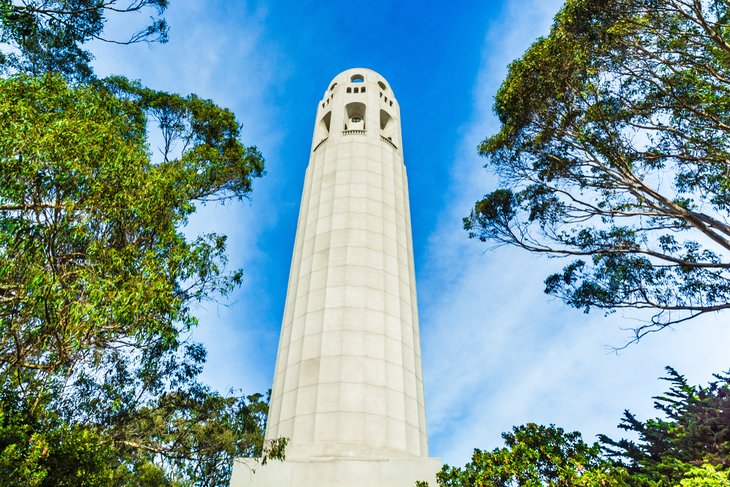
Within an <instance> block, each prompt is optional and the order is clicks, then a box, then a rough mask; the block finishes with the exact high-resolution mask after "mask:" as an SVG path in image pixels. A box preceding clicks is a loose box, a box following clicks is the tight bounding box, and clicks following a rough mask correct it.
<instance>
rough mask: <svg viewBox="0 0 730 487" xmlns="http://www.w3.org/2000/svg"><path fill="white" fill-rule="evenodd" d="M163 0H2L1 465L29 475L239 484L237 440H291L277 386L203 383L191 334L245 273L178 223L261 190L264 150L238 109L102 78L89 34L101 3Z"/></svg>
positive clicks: (143, 35) (155, 29) (113, 6)
mask: <svg viewBox="0 0 730 487" xmlns="http://www.w3.org/2000/svg"><path fill="white" fill-rule="evenodd" d="M166 3H167V2H166V1H164V0H139V1H137V0H135V1H129V2H123V1H119V0H106V1H96V0H74V1H42V2H41V1H31V0H28V1H23V2H9V1H2V0H0V15H2V17H0V22H1V24H0V27H1V28H2V31H1V32H2V41H3V42H4V43H5V44H4V45H3V47H4V48H7V47H8V45H9V46H10V48H9V49H7V50H6V51H4V54H3V57H2V59H0V61H2V64H3V67H4V68H5V76H4V78H2V79H0V180H2V181H3V183H2V184H0V476H2V478H12V479H14V480H17V482H18V483H20V484H27V485H54V486H55V485H98V484H114V485H227V483H228V477H229V476H230V469H231V464H232V460H233V457H235V456H261V455H263V456H264V457H265V458H267V457H273V458H280V457H281V455H282V448H283V446H284V445H285V440H280V441H276V442H273V444H271V445H267V446H266V447H264V445H263V427H264V424H265V418H266V410H267V407H268V405H267V400H265V399H264V398H263V396H261V395H250V396H242V395H229V396H222V395H220V394H219V393H217V392H214V391H212V390H210V388H208V387H206V386H204V385H203V384H201V383H200V382H199V381H198V376H199V374H200V372H201V370H202V364H203V363H204V362H205V350H204V349H203V348H202V347H201V346H200V345H198V344H195V343H189V342H188V341H187V340H186V338H185V336H186V334H187V332H188V331H189V330H190V329H191V328H192V327H193V326H195V325H196V324H197V320H196V319H195V317H194V315H193V313H192V311H191V309H192V307H193V306H194V304H195V303H197V302H200V301H202V300H208V299H218V298H221V297H225V296H226V295H227V294H228V293H229V292H230V291H231V290H232V289H234V288H235V286H237V285H238V284H239V283H240V282H241V279H242V274H241V272H240V271H238V270H233V271H231V270H228V269H227V268H226V254H225V242H226V239H225V237H224V236H222V235H216V234H207V235H200V236H198V237H197V238H195V237H194V238H187V237H186V236H185V235H184V234H183V232H182V227H183V226H184V225H185V224H186V222H187V219H188V217H189V216H190V215H191V214H193V213H194V211H195V207H196V205H197V204H201V203H206V202H225V201H228V200H231V199H242V198H247V197H249V195H250V193H251V189H252V181H253V179H255V178H257V177H259V176H261V175H262V174H263V171H264V169H263V167H264V161H263V157H262V156H261V154H260V153H259V151H258V150H257V149H256V148H255V147H247V146H245V145H243V143H242V142H241V140H240V138H241V127H240V124H239V123H238V122H237V121H236V119H235V117H234V115H233V114H232V113H231V112H230V111H229V110H227V109H224V108H221V107H218V106H216V105H215V104H214V103H213V102H212V101H210V100H204V99H200V98H199V97H197V96H195V95H189V96H180V95H176V94H171V93H165V92H162V91H156V90H151V89H149V88H146V87H144V86H142V85H141V84H139V83H136V82H131V81H129V80H126V79H124V78H122V77H112V78H108V79H103V80H98V79H96V78H95V77H94V76H93V72H92V71H91V69H90V67H89V66H88V61H89V59H90V55H89V54H88V53H87V52H86V51H84V50H83V49H82V44H83V43H84V42H86V41H87V40H89V39H100V38H103V27H104V23H105V19H106V18H105V14H107V13H111V12H118V13H119V12H121V13H132V12H136V11H139V10H143V9H146V8H155V9H157V11H158V13H161V12H162V10H164V7H165V6H166ZM165 32H166V26H165V24H164V21H163V20H161V19H156V20H153V23H152V25H151V26H150V27H148V28H147V29H145V30H143V31H141V32H140V33H139V34H135V35H134V36H133V37H132V39H130V40H129V41H124V42H136V41H142V40H148V41H149V40H155V38H157V39H158V40H160V38H161V37H160V36H164V34H165ZM155 129H158V130H159V131H160V133H161V135H162V140H163V144H164V145H163V147H162V148H161V154H162V157H161V158H160V159H159V160H157V159H156V158H153V155H152V154H151V153H150V148H149V139H148V132H151V131H153V130H155Z"/></svg>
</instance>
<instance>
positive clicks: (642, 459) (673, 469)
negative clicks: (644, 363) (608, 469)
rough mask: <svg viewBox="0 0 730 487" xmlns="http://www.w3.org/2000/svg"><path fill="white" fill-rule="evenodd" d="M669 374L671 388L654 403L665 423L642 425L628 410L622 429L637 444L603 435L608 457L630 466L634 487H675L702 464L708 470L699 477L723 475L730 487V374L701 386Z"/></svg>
mask: <svg viewBox="0 0 730 487" xmlns="http://www.w3.org/2000/svg"><path fill="white" fill-rule="evenodd" d="M667 372H668V376H667V377H666V378H665V379H664V380H666V381H669V383H670V384H671V387H670V389H669V390H668V391H667V392H666V393H665V394H663V395H661V396H659V397H656V398H655V399H656V402H655V403H654V406H655V408H656V409H657V410H659V411H661V412H662V413H663V415H664V416H665V418H664V419H660V418H656V419H651V420H647V421H640V420H638V419H637V418H636V416H635V415H633V414H631V413H630V412H629V411H626V412H625V413H624V418H623V420H622V422H621V424H620V425H619V426H620V427H621V428H622V429H624V430H626V431H629V432H632V433H634V434H636V435H637V436H638V439H637V440H626V439H622V440H618V441H616V440H612V439H610V438H608V437H607V436H605V435H604V436H601V442H602V444H603V445H604V448H605V450H606V452H607V453H608V454H609V455H611V456H612V457H613V458H616V459H617V460H618V461H619V462H620V463H621V464H622V465H624V466H625V467H626V469H627V471H628V472H629V473H630V474H631V478H632V484H631V485H637V486H653V485H677V484H679V483H680V482H681V481H682V479H684V478H685V477H687V475H688V472H690V471H691V470H693V467H694V468H698V467H702V466H704V465H708V466H709V467H707V468H705V469H704V470H705V471H704V472H702V470H699V471H695V472H696V473H698V474H700V473H704V475H706V476H711V474H713V472H714V475H715V476H718V475H724V476H725V477H724V478H725V480H727V482H726V484H724V485H730V479H729V478H728V475H730V375H727V374H718V375H716V376H715V377H716V379H717V380H716V381H714V382H711V383H710V384H709V385H708V386H707V387H700V386H693V385H690V384H688V382H687V379H686V378H685V377H684V376H682V375H680V374H678V373H677V372H676V371H675V370H674V369H671V368H667ZM717 470H720V471H721V472H722V473H718V472H717ZM662 482H663V483H662Z"/></svg>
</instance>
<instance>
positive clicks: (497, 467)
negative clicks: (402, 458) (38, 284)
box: [437, 423, 623, 487]
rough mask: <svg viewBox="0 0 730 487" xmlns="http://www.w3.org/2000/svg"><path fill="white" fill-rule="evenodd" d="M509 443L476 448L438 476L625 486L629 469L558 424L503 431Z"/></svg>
mask: <svg viewBox="0 0 730 487" xmlns="http://www.w3.org/2000/svg"><path fill="white" fill-rule="evenodd" d="M502 438H504V440H505V447H503V448H496V449H494V450H492V451H491V452H485V451H481V450H478V449H476V450H474V455H473V456H472V460H471V462H470V463H467V464H466V465H465V466H464V468H463V469H462V468H458V467H450V466H448V465H445V466H444V468H443V469H442V470H441V472H439V474H438V475H437V479H438V483H439V485H440V486H443V487H500V486H503V487H512V486H525V487H539V486H543V485H547V486H561V485H564V486H580V485H585V486H589V485H591V486H592V485H606V486H611V485H616V486H620V485H623V484H622V483H621V480H622V477H623V472H622V471H621V470H620V469H617V468H615V467H614V466H613V465H612V464H611V463H610V462H608V461H607V460H605V459H604V458H602V457H601V455H600V447H599V445H598V444H597V443H596V444H593V445H589V444H587V443H585V442H584V441H583V439H582V437H581V434H580V433H578V432H572V433H566V432H565V431H563V429H562V428H558V427H556V426H555V425H550V426H541V425H536V424H532V423H530V424H526V425H523V426H516V427H514V428H513V429H512V432H510V433H503V434H502Z"/></svg>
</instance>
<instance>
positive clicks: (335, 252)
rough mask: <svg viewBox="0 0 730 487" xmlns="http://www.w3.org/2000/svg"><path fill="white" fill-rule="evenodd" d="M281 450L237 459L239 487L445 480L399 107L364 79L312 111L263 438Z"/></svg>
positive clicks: (350, 74) (386, 90)
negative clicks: (432, 422)
mask: <svg viewBox="0 0 730 487" xmlns="http://www.w3.org/2000/svg"><path fill="white" fill-rule="evenodd" d="M282 437H286V438H289V444H288V446H287V449H286V461H284V462H272V463H269V464H267V465H266V466H265V467H259V468H256V466H255V465H253V463H252V462H251V461H244V460H237V461H236V464H235V465H234V474H233V479H232V483H231V485H234V486H237V487H238V486H248V485H251V486H267V487H268V486H271V487H273V486H277V487H286V486H292V487H345V486H347V487H359V486H362V487H365V486H367V487H374V486H387V487H400V486H403V487H406V486H408V487H412V486H413V485H414V484H415V481H416V480H423V481H429V482H430V483H431V485H434V486H435V472H436V471H437V470H438V469H439V468H440V461H439V460H438V459H435V458H430V457H428V437H427V433H426V415H425V405H424V395H423V375H422V368H421V350H420V339H419V330H418V309H417V302H416V281H415V267H414V262H413V243H412V236H411V222H410V210H409V204H408V184H407V178H406V169H405V165H404V163H403V150H402V138H401V128H400V107H399V105H398V102H397V100H396V99H395V96H394V95H393V92H392V90H391V89H390V87H389V85H388V83H387V82H386V81H385V79H384V78H383V77H382V76H380V75H379V74H378V73H376V72H374V71H372V70H369V69H350V70H347V71H345V72H343V73H340V74H339V75H338V76H337V77H335V79H333V80H332V82H331V83H330V85H329V87H328V89H327V91H326V92H325V94H324V96H323V98H322V100H320V102H319V103H318V105H317V115H316V122H315V128H314V136H313V139H312V147H311V155H310V159H309V166H308V167H307V172H306V176H305V181H304V191H303V194H302V201H301V207H300V212H299V222H298V225H297V232H296V239H295V243H294V253H293V257H292V264H291V270H290V274H289V287H288V290H287V297H286V304H285V307H284V318H283V322H282V329H281V337H280V341H279V349H278V355H277V361H276V369H275V372H274V384H273V387H272V397H271V404H270V408H269V419H268V424H267V431H266V438H267V440H270V439H275V438H282ZM251 468H253V469H254V470H255V473H253V472H252V470H251Z"/></svg>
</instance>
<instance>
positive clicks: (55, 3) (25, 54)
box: [0, 0, 168, 79]
mask: <svg viewBox="0 0 730 487" xmlns="http://www.w3.org/2000/svg"><path fill="white" fill-rule="evenodd" d="M167 3H168V2H167V0H98V1H90V0H51V1H49V0H21V1H12V0H0V43H3V44H5V45H6V47H10V48H11V49H6V50H5V52H2V53H0V68H2V69H4V70H9V69H10V70H15V71H20V72H24V73H28V74H32V75H34V76H38V75H41V74H45V73H59V74H62V75H64V76H65V77H67V78H74V79H86V78H89V77H91V76H93V72H92V70H91V68H90V66H89V62H90V61H91V59H92V56H91V53H89V52H88V51H86V50H84V49H83V48H82V47H81V46H82V44H84V43H85V42H87V41H90V40H92V39H95V40H100V41H104V42H113V43H116V44H133V43H137V42H165V41H166V40H167V23H166V22H165V20H164V19H163V18H161V14H162V13H163V12H164V10H165V9H166V8H167ZM149 10H152V11H153V12H155V14H156V16H155V17H153V18H152V22H151V23H150V24H149V25H148V26H147V27H145V28H143V29H141V30H139V31H137V32H135V33H133V34H131V35H130V37H129V38H127V39H122V40H119V39H112V38H108V37H106V36H105V35H104V33H103V30H104V25H105V23H106V18H107V15H109V14H121V13H125V14H133V13H141V12H146V11H149Z"/></svg>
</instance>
